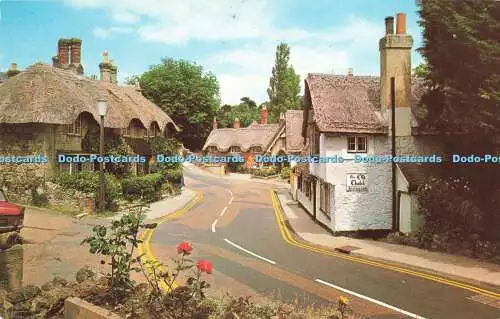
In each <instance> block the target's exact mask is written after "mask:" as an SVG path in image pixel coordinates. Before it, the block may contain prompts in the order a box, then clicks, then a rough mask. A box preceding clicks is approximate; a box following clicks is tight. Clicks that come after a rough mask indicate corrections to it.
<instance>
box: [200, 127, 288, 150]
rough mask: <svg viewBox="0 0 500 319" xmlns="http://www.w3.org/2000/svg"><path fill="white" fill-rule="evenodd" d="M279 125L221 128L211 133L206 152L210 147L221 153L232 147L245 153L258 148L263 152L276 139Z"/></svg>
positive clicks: (205, 146)
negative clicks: (255, 147) (236, 147)
mask: <svg viewBox="0 0 500 319" xmlns="http://www.w3.org/2000/svg"><path fill="white" fill-rule="evenodd" d="M279 129H280V126H279V124H258V125H257V126H250V127H244V128H219V129H214V130H212V132H210V135H209V136H208V138H207V141H206V142H205V145H204V146H203V150H206V149H207V148H208V147H210V146H215V147H217V149H218V150H219V151H220V152H226V151H228V150H229V148H230V147H231V146H238V147H240V148H241V150H242V151H243V152H246V151H248V150H249V149H250V148H251V147H254V146H258V147H261V148H262V149H263V150H264V149H265V148H266V146H267V145H268V144H269V143H270V142H271V140H272V139H273V138H274V136H275V135H276V133H277V132H278V130H279Z"/></svg>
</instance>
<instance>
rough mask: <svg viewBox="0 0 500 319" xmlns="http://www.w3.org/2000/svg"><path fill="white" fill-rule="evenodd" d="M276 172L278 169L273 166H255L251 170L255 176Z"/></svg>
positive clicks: (271, 174)
mask: <svg viewBox="0 0 500 319" xmlns="http://www.w3.org/2000/svg"><path fill="white" fill-rule="evenodd" d="M276 174H278V170H277V169H276V167H274V166H269V167H264V168H256V169H254V170H253V171H252V176H256V177H268V176H273V175H276Z"/></svg>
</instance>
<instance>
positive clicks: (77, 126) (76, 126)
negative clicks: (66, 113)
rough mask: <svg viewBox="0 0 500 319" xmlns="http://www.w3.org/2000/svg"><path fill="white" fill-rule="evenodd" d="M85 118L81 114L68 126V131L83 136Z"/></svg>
mask: <svg viewBox="0 0 500 319" xmlns="http://www.w3.org/2000/svg"><path fill="white" fill-rule="evenodd" d="M82 127H83V118H82V117H81V116H79V117H78V118H77V119H76V121H74V122H73V124H70V125H68V126H67V131H66V133H68V134H71V135H78V136H82Z"/></svg>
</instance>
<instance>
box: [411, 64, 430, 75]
mask: <svg viewBox="0 0 500 319" xmlns="http://www.w3.org/2000/svg"><path fill="white" fill-rule="evenodd" d="M413 75H415V76H418V77H420V78H425V77H427V76H428V75H429V65H428V64H427V63H426V62H422V63H420V64H419V65H417V67H415V69H413Z"/></svg>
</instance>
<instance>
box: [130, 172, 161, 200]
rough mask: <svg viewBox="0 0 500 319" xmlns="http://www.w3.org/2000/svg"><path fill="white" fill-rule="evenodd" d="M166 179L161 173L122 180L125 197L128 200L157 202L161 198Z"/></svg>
mask: <svg viewBox="0 0 500 319" xmlns="http://www.w3.org/2000/svg"><path fill="white" fill-rule="evenodd" d="M164 182H165V178H164V176H163V175H162V174H160V173H154V174H148V175H144V176H134V177H129V178H126V179H123V180H122V189H123V196H124V197H125V198H126V199H128V200H135V199H140V198H142V199H144V200H146V201H155V200H158V199H160V198H161V187H162V184H163V183H164Z"/></svg>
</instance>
